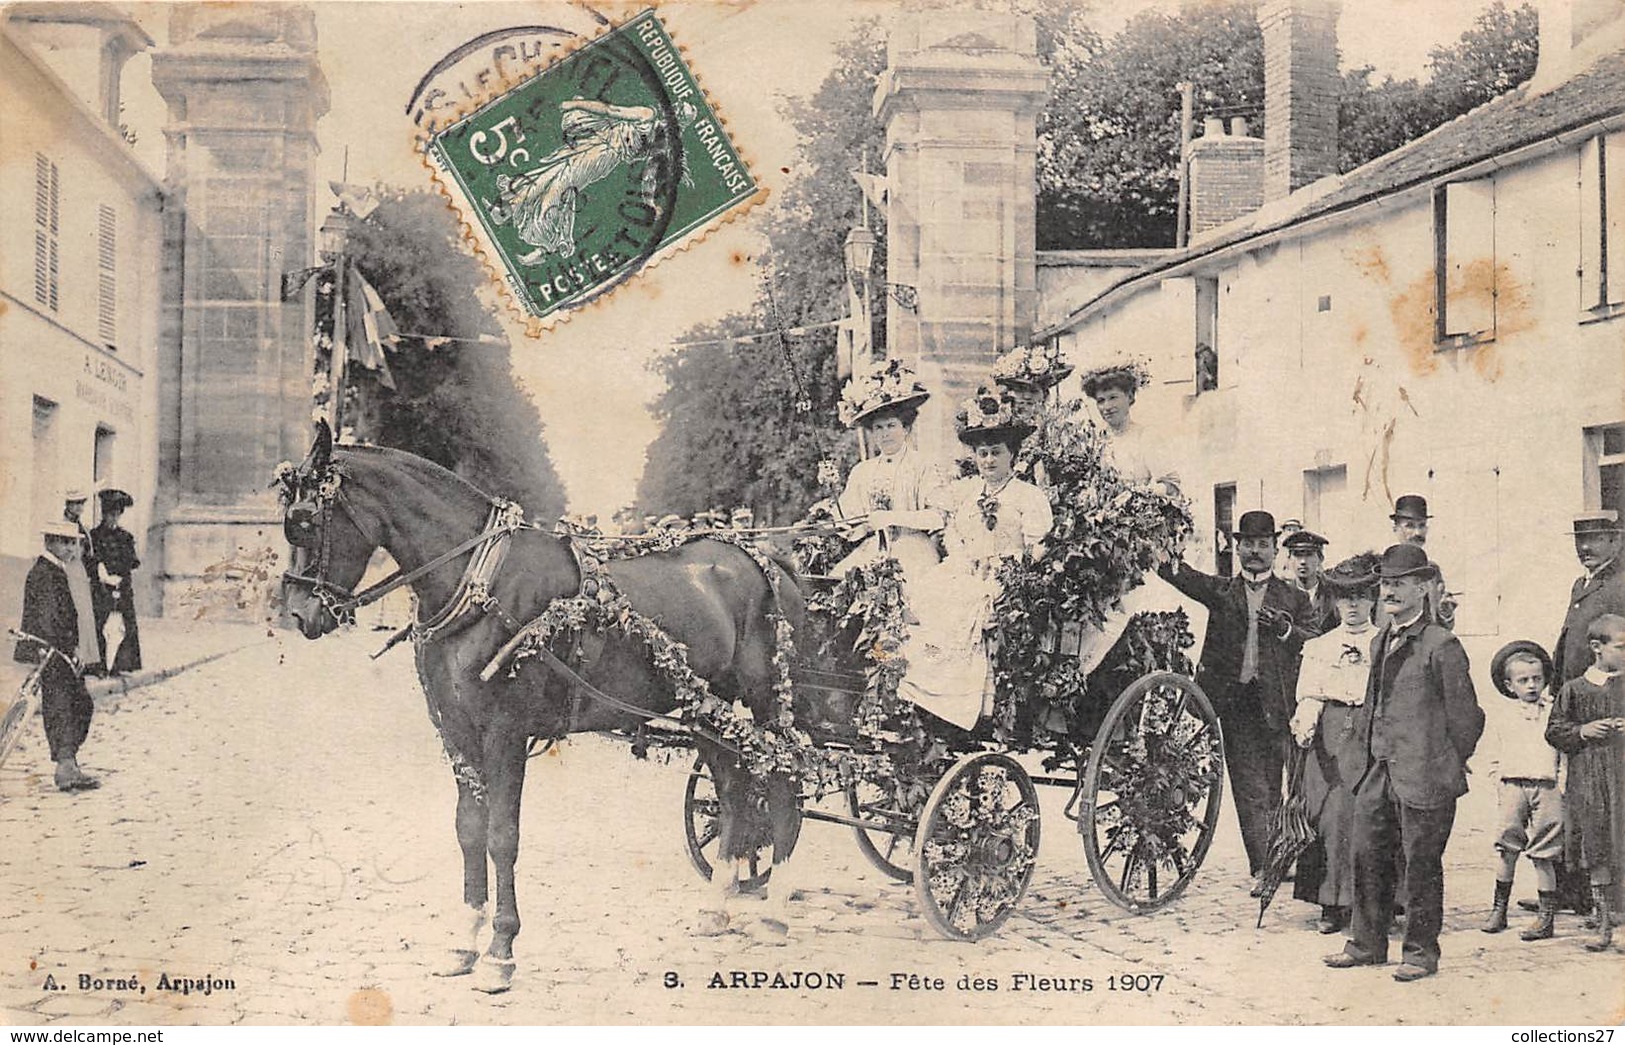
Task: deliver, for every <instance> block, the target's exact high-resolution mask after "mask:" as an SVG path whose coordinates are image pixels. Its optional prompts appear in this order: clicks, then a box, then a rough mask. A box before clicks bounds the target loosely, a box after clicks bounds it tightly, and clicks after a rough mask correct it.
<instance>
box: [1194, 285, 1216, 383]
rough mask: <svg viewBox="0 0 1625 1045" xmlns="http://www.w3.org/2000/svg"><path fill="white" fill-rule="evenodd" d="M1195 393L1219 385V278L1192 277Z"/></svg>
mask: <svg viewBox="0 0 1625 1045" xmlns="http://www.w3.org/2000/svg"><path fill="white" fill-rule="evenodd" d="M1192 365H1193V366H1194V367H1195V375H1196V393H1197V395H1201V394H1202V393H1203V392H1211V391H1213V390H1214V389H1215V388H1218V387H1219V278H1218V277H1217V276H1198V277H1196V342H1195V351H1194V355H1193V359H1192Z"/></svg>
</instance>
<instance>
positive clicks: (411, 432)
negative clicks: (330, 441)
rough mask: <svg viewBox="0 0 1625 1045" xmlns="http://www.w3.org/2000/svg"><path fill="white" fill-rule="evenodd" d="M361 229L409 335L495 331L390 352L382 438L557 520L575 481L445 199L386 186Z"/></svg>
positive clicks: (359, 261) (361, 260)
mask: <svg viewBox="0 0 1625 1045" xmlns="http://www.w3.org/2000/svg"><path fill="white" fill-rule="evenodd" d="M383 191H384V199H383V202H381V203H380V204H379V205H378V207H377V209H376V210H374V211H373V212H372V213H371V214H370V215H368V217H367V218H366V220H365V221H362V222H359V223H357V225H356V228H355V230H354V232H353V233H352V235H351V237H350V246H349V249H350V252H351V256H352V257H353V258H354V260H355V263H356V266H357V267H358V268H359V269H360V270H361V272H362V274H363V275H365V276H366V278H367V281H368V282H370V283H371V284H372V285H373V287H374V288H376V289H377V291H378V294H379V296H380V297H381V298H383V300H384V304H385V305H386V306H387V307H388V309H389V312H390V315H391V316H393V317H394V319H395V321H396V323H398V324H399V326H400V329H401V330H402V331H403V332H405V333H408V334H428V335H435V336H439V337H452V338H467V339H478V338H480V337H482V336H484V337H486V338H488V339H491V341H490V343H476V342H473V341H448V342H444V343H438V344H437V345H436V347H430V343H429V342H428V341H426V340H424V339H423V338H415V337H409V338H405V339H404V340H403V341H402V344H401V347H400V348H399V349H398V350H397V351H395V352H393V353H391V354H390V356H389V365H390V368H391V370H392V371H393V373H394V378H395V384H396V390H395V391H394V392H393V393H390V392H388V391H387V390H381V389H378V388H376V387H372V388H369V390H368V397H369V400H370V401H371V411H370V412H371V415H372V416H371V420H372V423H371V425H370V426H369V427H370V429H371V430H370V431H369V432H368V433H367V434H368V435H369V436H370V437H371V438H372V440H373V441H374V442H376V443H378V444H379V445H382V446H393V447H396V448H398V449H401V450H407V451H410V452H411V453H414V454H418V455H419V456H422V457H426V458H428V459H429V460H431V461H434V462H436V463H437V464H440V465H443V466H445V467H446V468H449V469H451V470H452V471H454V472H456V473H457V474H459V475H461V476H463V477H464V478H465V479H467V480H468V481H469V482H471V483H473V484H474V485H476V486H478V487H480V488H481V489H482V490H485V491H486V492H488V493H491V494H493V495H497V496H501V497H507V498H510V499H512V500H515V501H518V502H519V503H520V504H522V505H523V506H524V507H525V509H526V511H527V512H528V513H530V515H531V516H532V518H536V519H543V520H551V519H554V518H557V517H558V515H559V513H560V512H561V511H563V508H564V489H563V484H562V483H561V482H560V481H559V477H558V473H557V472H555V471H554V468H553V462H552V459H551V458H550V457H549V456H548V452H547V442H546V439H545V438H544V436H543V430H542V421H541V417H540V415H539V414H538V413H537V411H536V404H535V403H534V402H532V401H531V399H530V398H529V396H527V395H526V394H525V393H524V391H523V390H521V389H520V388H519V387H518V386H517V385H515V384H514V379H513V371H512V369H511V367H510V356H509V352H510V349H509V345H508V341H507V338H506V337H505V336H504V335H503V333H502V327H501V325H500V324H499V323H498V322H497V319H496V316H495V314H494V313H493V311H492V309H491V308H490V306H489V305H488V304H486V303H485V302H484V301H483V299H482V297H481V289H482V288H483V287H484V286H485V282H486V281H485V275H484V273H483V272H481V270H480V268H479V263H478V262H477V261H476V260H475V259H474V258H473V257H472V256H471V255H469V254H468V253H466V252H465V251H464V250H463V249H462V247H461V246H460V245H459V243H460V241H459V239H458V237H457V227H456V223H455V221H454V219H453V217H452V214H451V211H450V210H448V209H447V207H446V205H445V202H444V201H443V200H442V199H440V197H439V196H437V195H435V194H434V193H431V192H426V191H413V192H407V191H403V190H397V189H385V190H383Z"/></svg>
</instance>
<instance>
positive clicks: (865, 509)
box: [835, 359, 946, 579]
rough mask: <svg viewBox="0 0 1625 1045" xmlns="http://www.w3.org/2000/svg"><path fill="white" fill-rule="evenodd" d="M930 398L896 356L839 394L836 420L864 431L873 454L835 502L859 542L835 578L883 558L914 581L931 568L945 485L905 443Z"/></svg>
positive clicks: (855, 471) (936, 471) (858, 466)
mask: <svg viewBox="0 0 1625 1045" xmlns="http://www.w3.org/2000/svg"><path fill="white" fill-rule="evenodd" d="M930 397H931V393H930V392H927V391H926V390H925V386H924V385H922V384H920V383H919V381H917V380H915V377H914V372H913V371H911V370H910V369H908V367H906V366H904V365H903V363H902V362H901V361H900V360H896V359H893V360H890V361H889V362H887V363H886V365H885V366H884V367H883V368H881V369H879V370H875V371H871V372H870V373H867V374H860V375H857V376H855V377H853V378H852V380H851V381H849V382H848V383H847V386H846V388H845V390H844V391H843V392H842V394H841V403H840V417H841V420H842V421H843V422H844V423H845V424H846V426H847V427H848V428H857V427H859V426H862V428H863V430H864V434H865V437H866V441H867V443H868V447H869V451H870V456H869V457H867V458H865V459H864V460H862V461H859V462H858V463H857V464H856V465H855V466H854V467H853V469H852V472H851V474H850V475H848V476H847V479H846V489H845V490H843V491H842V493H841V496H840V498H839V499H838V500H837V504H838V505H839V507H840V512H841V516H842V518H844V519H848V520H856V523H855V525H854V526H853V527H852V528H851V530H850V532H851V533H852V535H853V536H857V537H861V538H862V543H861V544H859V545H858V547H857V548H855V549H854V550H853V551H852V553H851V554H850V555H848V556H847V557H846V558H845V559H843V560H842V561H841V563H840V564H839V565H837V566H836V568H835V572H836V573H838V574H840V573H845V572H846V571H847V570H848V569H850V568H851V567H853V566H857V565H860V564H862V563H865V562H870V561H873V560H874V559H876V558H878V557H880V556H881V555H887V556H890V557H891V558H894V559H896V560H897V561H898V562H899V563H900V564H901V565H902V567H903V573H904V575H905V576H906V577H909V578H911V579H912V578H913V577H915V576H917V575H918V574H920V573H922V572H924V571H925V570H926V569H928V568H929V567H931V566H934V565H936V562H937V549H936V543H935V541H933V539H932V537H931V534H933V533H935V532H936V531H938V530H940V529H942V524H943V511H942V509H943V506H944V505H943V501H944V496H945V491H946V486H945V482H944V479H943V475H942V472H941V471H940V470H939V469H938V468H937V466H936V465H935V464H934V463H933V462H931V461H928V460H927V459H926V458H925V456H924V455H923V454H921V453H920V452H919V451H918V450H917V449H915V448H914V446H913V445H912V441H911V439H910V435H911V433H912V432H913V429H914V421H915V418H916V417H917V416H918V415H919V410H920V405H921V404H922V403H924V402H925V401H926V400H927V399H929V398H930Z"/></svg>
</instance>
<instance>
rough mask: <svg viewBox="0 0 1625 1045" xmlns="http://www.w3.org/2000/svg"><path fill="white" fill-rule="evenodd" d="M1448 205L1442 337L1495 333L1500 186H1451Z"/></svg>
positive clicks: (1464, 183) (1477, 183) (1446, 198)
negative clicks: (1497, 194)
mask: <svg viewBox="0 0 1625 1045" xmlns="http://www.w3.org/2000/svg"><path fill="white" fill-rule="evenodd" d="M1443 202H1444V207H1443V215H1442V220H1443V221H1444V237H1443V238H1444V251H1443V254H1444V256H1443V259H1442V260H1443V266H1442V270H1441V271H1440V273H1439V277H1440V279H1441V281H1442V291H1443V293H1442V294H1441V295H1440V297H1441V299H1442V303H1443V305H1444V315H1443V316H1442V317H1441V319H1442V323H1441V333H1443V334H1444V335H1445V336H1447V337H1450V336H1458V335H1463V334H1486V333H1494V331H1495V182H1494V180H1493V179H1490V178H1481V179H1478V180H1477V181H1460V182H1452V183H1450V184H1449V185H1446V186H1445V187H1444V201H1443Z"/></svg>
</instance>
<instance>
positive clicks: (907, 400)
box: [837, 359, 931, 428]
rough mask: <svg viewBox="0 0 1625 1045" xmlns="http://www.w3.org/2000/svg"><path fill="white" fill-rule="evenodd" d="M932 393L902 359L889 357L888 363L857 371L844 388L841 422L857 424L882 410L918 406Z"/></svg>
mask: <svg viewBox="0 0 1625 1045" xmlns="http://www.w3.org/2000/svg"><path fill="white" fill-rule="evenodd" d="M929 398H931V393H930V392H928V391H926V388H925V386H924V385H922V384H921V383H920V381H919V378H918V377H917V376H915V373H914V371H913V370H911V369H909V367H908V364H906V363H904V362H903V361H902V360H901V359H888V360H887V361H886V363H885V365H884V366H881V367H879V368H878V369H874V370H869V371H866V372H863V373H858V374H853V375H852V379H851V380H849V381H848V382H847V383H846V387H845V388H843V389H841V402H840V404H839V405H838V406H837V411H838V413H839V416H840V419H841V423H842V424H844V425H846V426H847V427H848V428H856V427H857V426H858V424H859V423H861V422H862V421H863V419H864V418H866V417H868V416H870V415H871V414H874V413H876V412H878V411H881V410H886V409H889V408H894V407H897V408H900V407H911V406H912V407H917V406H919V405H920V404H921V403H923V402H925V401H926V400H927V399H929Z"/></svg>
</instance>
